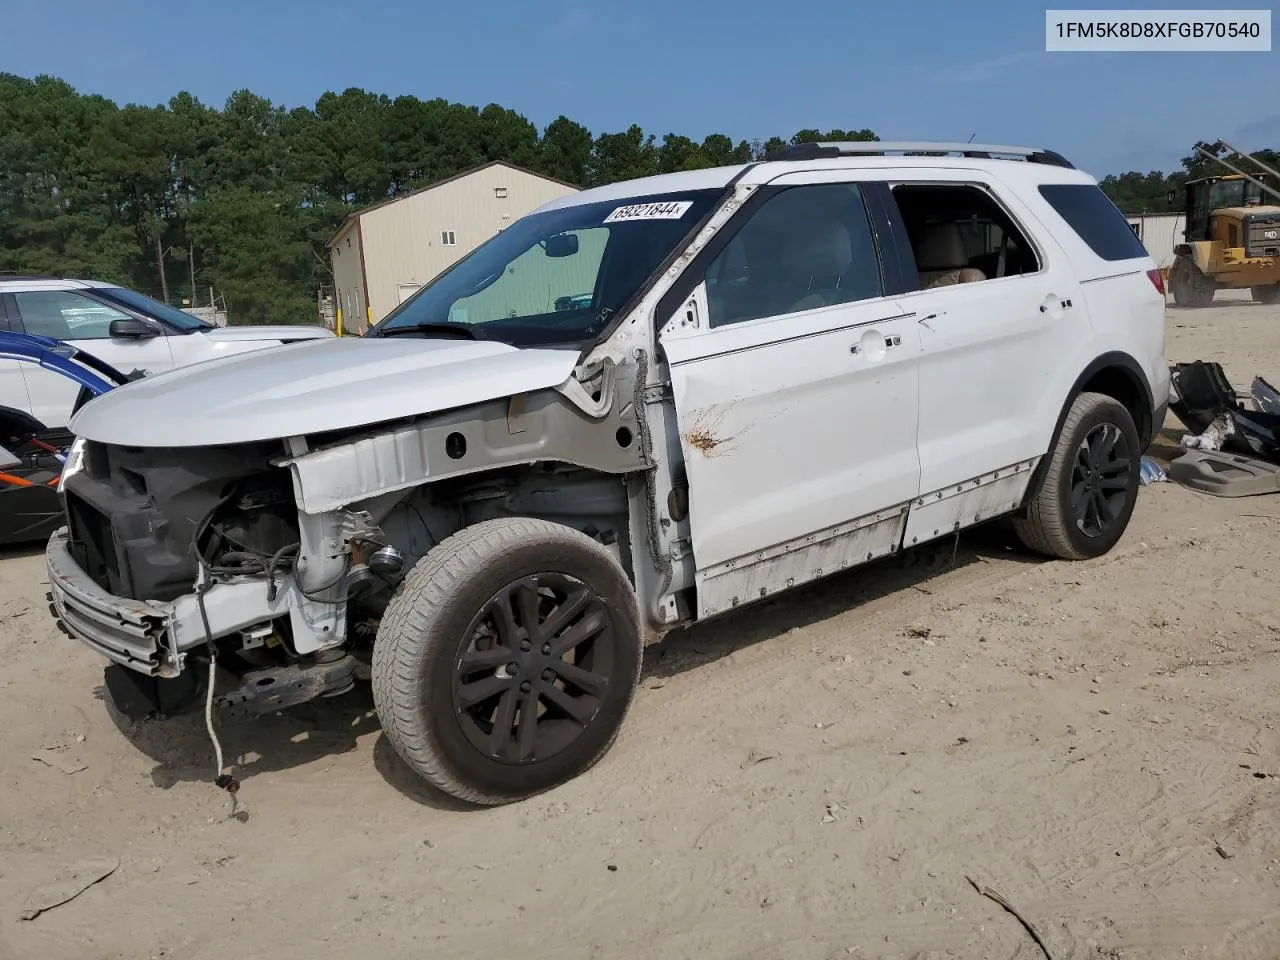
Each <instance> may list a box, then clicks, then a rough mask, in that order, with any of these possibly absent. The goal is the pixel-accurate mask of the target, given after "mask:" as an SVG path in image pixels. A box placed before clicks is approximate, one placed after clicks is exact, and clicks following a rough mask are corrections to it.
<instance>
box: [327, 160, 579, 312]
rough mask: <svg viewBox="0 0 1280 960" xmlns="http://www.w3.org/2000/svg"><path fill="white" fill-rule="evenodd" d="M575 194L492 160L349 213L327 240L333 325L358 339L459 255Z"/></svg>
mask: <svg viewBox="0 0 1280 960" xmlns="http://www.w3.org/2000/svg"><path fill="white" fill-rule="evenodd" d="M578 189H579V188H578V187H575V186H573V185H571V184H568V183H563V182H561V181H559V180H555V179H553V178H551V177H547V176H544V175H542V174H540V173H534V172H533V171H532V170H526V169H524V168H523V167H517V166H515V165H514V164H510V163H506V162H504V161H501V160H495V161H493V162H492V163H486V164H484V165H483V166H479V167H474V168H472V169H471V170H464V171H463V172H462V173H459V174H457V175H455V176H453V177H450V178H449V179H447V180H441V181H440V182H438V183H433V184H430V185H428V186H425V187H422V188H420V189H418V190H414V191H412V192H410V193H406V194H404V195H403V196H400V197H396V198H395V199H394V200H388V201H386V202H384V203H379V204H375V205H374V206H372V207H366V208H365V209H364V210H358V211H356V212H355V213H352V214H350V215H349V216H348V217H347V218H346V219H345V220H344V221H343V222H342V225H341V226H340V227H339V228H338V230H337V232H336V233H335V234H334V235H333V237H332V239H330V241H329V261H330V264H331V265H332V267H333V281H334V296H335V299H336V301H337V311H336V314H337V318H336V319H337V324H338V325H339V326H340V328H341V329H342V331H343V332H347V333H362V332H363V331H365V330H366V329H368V327H369V326H370V325H372V324H374V323H376V322H377V321H378V320H380V319H382V318H383V317H385V316H386V315H387V314H388V313H390V312H391V310H392V309H394V308H395V307H396V306H398V305H399V304H400V303H402V302H403V301H404V300H406V299H408V298H409V296H410V295H412V294H413V293H414V291H416V290H417V289H418V288H419V287H420V286H422V285H423V284H424V283H426V282H427V281H428V280H431V279H432V278H433V277H435V276H436V275H437V274H439V273H440V272H441V271H442V270H444V269H445V268H446V267H448V266H450V265H451V264H453V263H455V262H456V261H457V260H459V259H461V258H462V256H463V255H464V254H467V253H469V252H471V251H472V250H474V249H475V248H476V247H478V246H479V245H480V244H481V243H483V242H484V241H485V240H488V239H489V238H490V237H492V236H493V235H494V234H496V233H498V232H499V231H500V230H502V229H504V228H505V227H507V226H508V225H510V224H511V223H514V222H515V221H516V220H519V219H520V218H521V217H523V216H524V215H525V214H527V213H529V212H531V211H533V210H535V209H537V208H538V207H540V206H542V204H544V203H546V202H548V201H550V200H554V199H556V198H557V197H562V196H565V195H566V194H570V193H576V192H577V191H578Z"/></svg>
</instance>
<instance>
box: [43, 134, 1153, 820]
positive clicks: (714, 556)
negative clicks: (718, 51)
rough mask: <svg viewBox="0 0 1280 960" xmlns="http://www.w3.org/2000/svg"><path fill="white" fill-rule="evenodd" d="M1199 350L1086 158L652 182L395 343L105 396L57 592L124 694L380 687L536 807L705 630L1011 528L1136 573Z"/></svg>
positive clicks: (470, 272)
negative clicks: (1158, 474) (1159, 470)
mask: <svg viewBox="0 0 1280 960" xmlns="http://www.w3.org/2000/svg"><path fill="white" fill-rule="evenodd" d="M895 154H902V155H895ZM1163 352H1164V295H1163V290H1162V287H1161V281H1160V275H1159V273H1158V272H1157V271H1156V270H1155V269H1154V264H1153V263H1152V261H1151V260H1150V258H1149V257H1148V255H1147V253H1146V251H1145V250H1144V249H1143V247H1142V246H1141V244H1140V243H1139V242H1138V240H1137V239H1136V238H1135V237H1134V235H1133V232H1132V231H1131V230H1130V229H1129V226H1128V224H1127V223H1126V222H1125V220H1124V218H1123V217H1122V216H1121V215H1120V213H1119V212H1118V211H1117V210H1116V208H1115V207H1114V206H1113V205H1112V204H1111V203H1110V202H1109V201H1108V200H1107V199H1106V197H1105V196H1104V195H1103V194H1102V193H1101V192H1100V191H1099V189H1098V187H1097V185H1096V183H1095V181H1094V180H1093V179H1092V178H1091V177H1089V176H1088V175H1086V174H1084V173H1082V172H1079V171H1077V170H1075V169H1073V168H1072V167H1071V165H1070V164H1069V163H1067V161H1065V160H1064V159H1062V157H1060V156H1058V155H1057V154H1054V153H1052V152H1050V151H1046V150H1038V149H1025V148H1020V147H1001V146H982V145H977V144H941V143H859V144H805V145H801V146H799V147H797V148H794V149H793V150H792V151H791V152H790V153H789V154H787V155H785V156H783V157H782V158H780V159H777V160H772V161H767V162H760V163H753V164H747V165H745V166H736V167H727V168H719V169H713V170H699V171H692V172H686V173H677V174H670V175H665V176H660V177H654V178H650V179H645V180H638V181H633V182H629V183H618V184H613V185H611V186H606V187H601V188H597V189H593V190H587V191H585V192H582V193H578V194H574V195H572V196H568V197H564V198H562V199H559V200H555V201H553V202H551V203H549V204H547V205H546V206H544V207H542V208H541V209H539V210H537V211H536V212H534V213H532V214H530V215H529V216H527V217H525V218H523V219H522V220H520V221H518V222H516V223H514V224H512V225H511V226H510V227H509V228H508V229H506V230H504V231H503V232H501V233H499V234H498V235H497V236H495V237H494V238H493V239H492V240H490V241H489V242H488V243H486V244H485V245H483V246H481V247H480V248H479V249H477V250H476V251H475V252H473V253H472V254H471V255H469V256H468V257H466V258H465V259H463V260H462V261H460V262H459V263H457V264H456V265H455V266H453V267H452V268H451V269H449V270H448V271H446V272H445V273H444V274H442V275H441V276H439V277H438V278H437V279H436V280H435V281H434V282H432V283H430V284H428V285H427V286H426V287H424V288H423V289H422V290H420V291H419V292H418V293H417V294H416V295H415V296H414V297H413V298H412V299H410V300H408V301H407V302H405V303H404V304H403V305H401V306H400V307H399V308H398V309H397V310H395V312H394V313H392V314H391V315H389V316H388V317H387V318H385V319H384V320H383V321H381V322H380V323H378V324H377V325H376V326H375V327H374V328H373V329H372V330H371V331H370V332H369V333H368V335H366V336H364V337H362V338H357V339H352V338H342V339H334V340H321V341H316V342H310V343H299V344H295V345H291V346H284V347H280V348H277V349H273V350H269V351H264V352H262V353H257V354H247V355H244V356H240V357H236V358H234V359H229V360H219V361H213V362H209V363H204V364H200V365H198V366H195V367H192V368H190V369H186V370H178V371H175V372H172V373H165V374H161V375H159V376H154V377H150V378H147V379H144V380H141V381H139V382H136V383H132V384H129V385H127V386H124V387H121V388H119V389H116V390H113V391H111V392H110V393H107V394H105V395H104V396H102V397H100V398H98V399H96V400H93V401H91V402H90V403H89V404H88V405H86V406H85V407H84V408H83V410H81V411H80V413H79V414H78V415H77V416H76V417H75V419H74V420H73V422H72V429H73V431H74V432H75V433H76V434H77V435H78V437H79V440H78V441H77V443H76V446H75V449H74V452H73V455H72V457H71V460H70V462H69V463H68V465H67V469H66V472H65V474H64V478H63V484H62V490H63V495H64V497H65V504H66V512H67V525H66V527H65V528H64V529H61V530H59V531H58V532H57V533H56V534H55V535H54V536H53V538H52V539H51V540H50V542H49V546H48V553H47V561H48V568H49V583H50V587H51V595H52V602H53V608H54V610H55V611H56V614H57V616H58V618H59V620H60V622H61V623H62V624H63V625H64V628H65V629H66V631H67V632H69V633H70V634H71V635H73V636H75V637H78V638H79V639H80V640H82V641H84V642H85V643H86V644H88V645H89V646H90V647H92V648H93V649H94V650H97V651H98V652H100V653H101V654H103V655H104V656H105V657H107V658H109V659H110V660H111V661H113V662H114V663H113V665H112V666H110V667H108V670H107V674H108V683H107V686H108V689H109V690H110V691H111V693H112V696H113V698H114V699H115V700H116V702H117V704H120V705H122V708H125V709H132V710H139V709H150V710H151V711H152V712H160V713H162V714H172V713H176V712H180V711H181V710H182V709H184V708H186V707H188V706H197V707H198V706H202V705H204V704H206V703H210V704H213V705H214V706H216V707H217V708H218V710H217V711H214V712H215V713H222V712H241V713H243V712H246V711H247V712H248V713H249V714H250V715H252V714H254V713H255V712H262V711H273V710H277V709H280V708H282V707H284V706H288V705H291V704H295V703H299V702H301V701H304V700H308V699H311V698H314V697H317V696H327V695H332V694H335V693H340V692H342V691H345V690H347V689H349V688H350V687H351V686H352V684H353V683H354V682H355V681H356V680H357V679H360V678H361V677H368V676H371V677H372V681H373V692H374V698H375V703H376V706H377V709H378V713H379V716H380V718H381V721H382V724H383V726H384V728H385V730H386V733H387V736H388V737H389V739H390V741H391V743H392V744H393V745H394V746H395V748H396V750H397V751H398V752H399V754H400V756H401V757H402V758H403V759H404V761H405V762H406V763H407V764H408V765H409V767H411V768H412V769H413V770H414V771H415V772H416V773H417V774H419V775H420V776H422V777H423V778H425V779H426V780H428V781H430V782H431V783H433V784H435V785H436V786H437V787H439V788H441V789H442V790H445V791H447V792H448V793H450V794H454V795H456V796H458V797H461V798H464V799H466V800H470V801H473V802H477V803H483V804H497V803H504V802H508V801H512V800H517V799H519V798H522V797H526V796H528V795H530V794H533V793H536V792H538V791H541V790H545V789H547V788H549V787H552V786H555V785H557V784H559V783H562V782H564V781H566V780H567V779H569V778H572V777H574V776H575V775H577V774H579V773H581V772H582V771H584V770H586V769H587V768H588V767H590V766H591V765H592V764H593V763H595V762H596V761H597V760H598V759H599V758H600V757H601V756H602V755H603V754H604V753H605V752H606V751H607V750H608V748H609V746H610V744H611V743H612V742H613V740H614V738H615V736H616V734H617V732H618V728H619V725H620V724H621V722H622V719H623V716H624V714H625V713H626V711H627V707H628V704H629V703H630V701H631V698H632V695H633V692H634V690H635V688H636V685H637V680H638V677H639V674H640V663H641V649H642V646H643V644H644V642H645V641H646V640H650V639H652V638H655V637H657V636H660V635H661V634H663V633H664V632H665V631H668V630H671V629H672V628H674V627H677V626H680V625H684V624H689V623H691V622H694V621H698V620H702V619H706V618H708V617H712V616H715V615H717V614H720V613H724V612H725V611H729V610H733V609H735V608H739V607H743V606H745V605H748V604H750V603H752V602H754V601H758V600H760V599H762V598H765V597H771V596H773V595H775V594H777V593H780V592H782V591H785V590H787V589H789V588H791V587H795V586H799V585H800V584H803V583H806V582H810V581H813V580H815V579H817V578H820V577H824V576H827V575H830V574H833V573H836V572H838V571H841V570H847V569H849V568H851V567H855V566H857V565H859V564H862V563H867V562H869V561H872V560H875V559H876V558H878V557H884V556H886V555H890V554H893V553H895V552H897V551H900V550H902V549H904V548H907V547H910V546H912V545H913V544H919V543H923V542H925V541H928V540H932V539H934V538H939V537H946V536H951V535H953V534H954V533H955V532H956V531H958V530H961V529H963V528H965V527H968V526H971V525H973V524H976V523H980V522H983V521H986V520H988V519H991V518H993V517H997V516H1002V515H1010V514H1011V515H1013V517H1014V523H1015V526H1016V529H1017V530H1018V532H1019V534H1020V535H1021V537H1022V538H1023V539H1024V540H1025V542H1026V544H1027V545H1028V546H1029V547H1031V548H1033V549H1035V550H1037V551H1041V552H1043V553H1046V554H1048V555H1051V556H1056V557H1062V558H1075V559H1079V558H1086V557H1095V556H1098V555H1100V554H1103V553H1105V552H1106V551H1108V550H1109V549H1110V548H1111V547H1112V545H1113V544H1115V543H1116V541H1117V539H1118V538H1119V537H1120V536H1121V534H1122V533H1123V531H1124V529H1125V527H1126V525H1127V523H1128V521H1129V516H1130V513H1131V511H1132V510H1133V507H1134V502H1135V499H1136V497H1137V491H1138V478H1139V466H1140V464H1139V461H1140V456H1141V454H1142V452H1143V450H1144V449H1145V447H1146V445H1147V444H1148V442H1149V440H1150V439H1151V437H1152V434H1153V432H1154V431H1155V430H1157V429H1158V428H1159V426H1160V425H1161V424H1162V422H1163V419H1164V408H1165V405H1166V403H1167V399H1168V392H1169V385H1168V368H1167V366H1166V364H1165V360H1164V356H1163ZM140 705H141V706H140ZM219 773H220V775H221V771H219ZM223 779H224V781H225V779H226V778H225V776H224V777H223Z"/></svg>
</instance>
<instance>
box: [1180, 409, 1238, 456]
mask: <svg viewBox="0 0 1280 960" xmlns="http://www.w3.org/2000/svg"><path fill="white" fill-rule="evenodd" d="M1235 432H1236V429H1235V425H1234V424H1233V423H1232V422H1231V418H1230V417H1229V416H1228V415H1227V414H1225V413H1224V414H1223V415H1222V416H1220V417H1218V418H1217V419H1216V420H1214V421H1213V423H1211V424H1209V428H1208V429H1207V430H1205V432H1204V433H1201V434H1194V433H1184V434H1183V435H1182V445H1183V446H1184V447H1186V448H1187V449H1188V450H1221V449H1222V444H1223V442H1224V441H1225V440H1226V439H1227V438H1228V437H1230V436H1233V435H1234V434H1235Z"/></svg>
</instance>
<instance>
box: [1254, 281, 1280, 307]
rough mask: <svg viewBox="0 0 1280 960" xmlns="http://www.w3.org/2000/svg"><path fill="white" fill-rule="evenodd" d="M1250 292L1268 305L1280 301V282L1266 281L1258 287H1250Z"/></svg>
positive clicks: (1260, 301) (1256, 298)
mask: <svg viewBox="0 0 1280 960" xmlns="http://www.w3.org/2000/svg"><path fill="white" fill-rule="evenodd" d="M1249 292H1250V293H1251V294H1253V299H1255V300H1257V301H1258V302H1259V303H1265V304H1267V305H1270V304H1273V303H1280V283H1264V284H1262V285H1261V286H1258V287H1250V288H1249Z"/></svg>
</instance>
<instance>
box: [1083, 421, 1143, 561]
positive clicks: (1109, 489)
mask: <svg viewBox="0 0 1280 960" xmlns="http://www.w3.org/2000/svg"><path fill="white" fill-rule="evenodd" d="M1132 471H1133V455H1132V451H1130V449H1129V441H1128V440H1127V439H1126V437H1125V435H1124V433H1123V431H1121V429H1120V428H1119V427H1118V426H1116V425H1115V424H1114V423H1105V422H1104V423H1099V424H1097V425H1096V426H1095V427H1094V428H1093V429H1092V430H1090V431H1089V432H1088V433H1087V434H1086V435H1085V438H1084V439H1083V440H1082V441H1081V442H1080V446H1079V447H1078V448H1077V449H1076V459H1075V464H1074V465H1073V467H1072V472H1071V512H1072V516H1073V518H1074V520H1075V524H1076V527H1077V529H1079V531H1080V532H1081V533H1083V534H1084V535H1085V536H1086V537H1099V536H1103V535H1105V534H1106V533H1108V532H1109V531H1110V530H1111V528H1112V526H1113V525H1114V524H1115V522H1116V520H1117V519H1119V518H1120V516H1121V515H1122V513H1123V512H1124V506H1125V501H1126V499H1127V497H1128V490H1129V484H1130V474H1131V472H1132Z"/></svg>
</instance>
